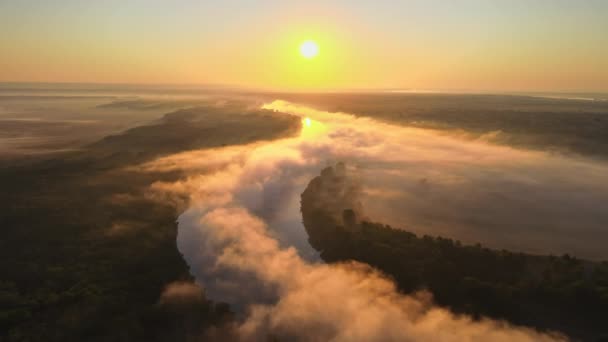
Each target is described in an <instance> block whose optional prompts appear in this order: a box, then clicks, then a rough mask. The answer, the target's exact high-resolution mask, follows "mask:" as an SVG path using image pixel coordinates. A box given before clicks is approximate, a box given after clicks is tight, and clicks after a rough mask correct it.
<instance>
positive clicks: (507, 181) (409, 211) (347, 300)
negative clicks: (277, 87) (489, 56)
mask: <svg viewBox="0 0 608 342" xmlns="http://www.w3.org/2000/svg"><path fill="white" fill-rule="evenodd" d="M264 108H265V109H269V110H274V111H277V112H282V113H287V114H292V115H298V116H300V117H302V130H301V133H300V135H299V136H297V137H293V138H286V139H278V140H274V141H271V142H260V143H254V144H249V145H242V146H227V147H223V148H217V149H207V150H199V151H192V152H184V153H179V154H176V155H172V156H168V157H165V158H161V159H158V160H155V161H153V162H150V163H147V164H144V165H142V166H141V170H143V171H145V170H154V171H169V170H179V171H182V172H184V173H185V174H186V175H187V176H186V177H185V178H184V179H182V180H180V181H178V182H171V183H163V182H157V183H155V184H154V185H153V186H152V189H151V196H157V197H160V198H163V199H169V200H172V199H178V198H184V197H185V198H187V207H188V209H187V210H186V211H185V212H184V213H183V214H182V215H181V216H180V218H179V234H178V241H177V242H178V248H179V250H180V251H181V253H182V254H183V255H184V257H185V259H186V260H187V262H188V264H189V265H190V267H191V272H192V274H193V275H195V277H196V279H197V280H198V281H199V282H200V283H202V285H203V286H204V287H205V291H206V293H207V295H208V296H209V297H210V298H212V299H214V300H220V301H226V302H228V303H230V304H231V305H234V306H235V307H236V308H237V309H239V310H240V311H241V312H243V313H244V317H243V322H242V324H241V325H240V326H239V327H238V332H239V334H240V335H241V336H242V337H244V338H245V339H251V338H254V337H255V338H260V339H261V338H266V336H268V335H276V336H279V337H281V338H287V339H301V340H336V341H356V340H459V341H460V340H476V339H486V340H487V339H492V340H501V339H502V340H514V339H515V340H543V339H544V340H550V339H553V338H558V337H556V336H549V335H542V334H538V333H536V332H533V331H530V330H527V329H520V328H515V327H511V326H508V325H505V324H503V323H499V322H495V321H491V320H488V319H482V320H481V321H473V320H472V319H471V318H468V317H460V316H454V315H453V314H451V313H449V312H448V311H446V310H444V309H440V308H437V307H435V306H434V305H433V304H432V302H431V301H430V300H429V298H428V294H418V295H413V296H404V295H400V294H398V293H397V292H396V291H395V288H394V285H393V284H392V282H391V281H390V280H387V279H386V278H384V277H383V276H382V275H380V274H378V273H377V272H375V271H373V270H371V269H370V268H369V267H367V266H364V265H360V264H348V265H338V266H336V265H323V264H320V263H318V258H317V255H316V253H315V251H314V250H312V249H311V248H310V246H309V245H308V243H307V241H306V240H307V237H306V235H305V231H304V229H303V227H302V224H301V216H300V213H299V195H300V193H301V192H302V190H303V189H304V187H305V186H306V184H307V183H308V181H310V179H312V178H313V177H314V176H315V175H316V174H318V172H319V171H320V170H321V169H322V168H323V167H324V166H326V165H330V164H333V163H335V162H336V161H344V162H347V163H349V164H350V165H354V167H356V168H357V170H358V174H359V175H360V178H361V179H360V181H361V184H362V189H363V193H364V196H363V199H362V200H363V201H364V203H363V204H364V205H363V206H364V207H365V209H366V215H368V216H369V217H370V218H371V219H373V220H374V221H380V222H386V223H390V224H392V225H394V226H396V227H403V228H406V229H408V230H410V231H413V232H416V233H423V234H429V235H443V236H445V237H449V238H457V239H462V240H464V241H465V242H482V243H484V244H487V245H489V246H494V247H500V248H509V249H513V250H518V251H531V252H539V253H565V252H568V253H572V254H575V255H577V256H581V257H588V258H605V257H606V255H605V250H604V248H603V246H604V245H605V243H604V242H605V241H606V240H607V237H608V233H607V232H606V230H605V228H604V227H602V222H606V219H608V213H605V212H604V211H603V210H602V203H605V202H606V200H608V188H607V187H608V186H607V185H606V184H608V183H607V182H606V178H607V177H608V176H607V175H608V172H606V171H608V170H607V168H606V166H605V165H604V164H602V163H601V162H595V161H593V160H590V159H574V158H568V157H564V156H559V155H549V154H546V153H542V152H532V151H525V150H517V149H513V148H510V147H504V146H495V145H491V144H488V143H487V142H485V141H483V140H476V141H471V140H468V141H465V140H461V139H458V138H456V137H450V136H446V135H440V134H437V133H436V132H434V131H431V130H424V129H419V128H408V127H401V126H395V125H391V124H387V123H380V122H378V121H375V120H373V119H370V118H364V117H359V118H355V117H354V116H351V115H349V114H345V113H328V112H323V111H318V110H313V109H310V108H306V107H302V106H297V105H294V104H291V103H288V102H283V101H275V102H273V103H270V104H266V105H264Z"/></svg>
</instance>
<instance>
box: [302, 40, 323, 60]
mask: <svg viewBox="0 0 608 342" xmlns="http://www.w3.org/2000/svg"><path fill="white" fill-rule="evenodd" d="M300 54H301V55H302V57H304V58H307V59H312V58H315V57H317V56H318V55H319V44H317V43H316V42H315V41H313V40H307V41H305V42H303V43H302V44H301V45H300Z"/></svg>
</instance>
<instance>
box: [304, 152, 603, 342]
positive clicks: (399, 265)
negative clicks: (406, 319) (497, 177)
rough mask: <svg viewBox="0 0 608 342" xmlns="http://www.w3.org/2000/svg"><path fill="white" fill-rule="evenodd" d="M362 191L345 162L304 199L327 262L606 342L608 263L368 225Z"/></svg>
mask: <svg viewBox="0 0 608 342" xmlns="http://www.w3.org/2000/svg"><path fill="white" fill-rule="evenodd" d="M358 186H359V185H358V184H357V183H356V182H354V181H353V180H352V177H350V175H349V172H348V170H347V169H346V167H345V166H344V165H343V164H341V163H339V164H337V165H336V166H335V167H328V168H326V169H324V170H323V171H322V173H321V175H320V176H318V177H316V178H314V179H313V180H312V181H311V182H310V183H309V185H308V187H307V188H306V190H305V191H304V193H303V194H302V196H301V210H302V216H303V222H304V226H305V228H306V230H307V232H308V235H309V241H310V243H311V245H312V246H313V247H314V248H315V249H316V250H318V251H319V252H320V255H321V258H322V259H323V260H324V261H326V262H330V263H333V262H344V261H348V260H355V261H359V262H363V263H367V264H369V265H371V266H373V267H375V268H377V269H379V270H381V271H382V272H384V273H385V274H387V275H388V276H390V277H392V278H393V279H394V281H395V282H396V284H397V286H398V288H399V290H400V291H402V292H403V293H411V292H414V291H418V290H423V289H425V290H429V291H430V292H431V293H432V294H433V295H434V299H435V301H436V303H437V304H439V305H441V306H444V307H447V308H449V309H450V310H452V311H454V312H456V313H466V314H469V315H472V316H473V317H475V318H480V317H482V316H484V317H491V318H494V319H502V320H506V321H508V322H511V323H514V324H519V325H525V326H529V327H533V328H536V329H539V330H549V329H550V330H557V331H561V332H564V333H566V334H568V335H569V336H571V337H573V338H576V339H583V340H592V341H596V340H605V339H606V338H608V262H591V261H585V260H581V259H578V258H575V257H572V256H569V255H563V256H552V255H550V256H539V255H531V254H524V253H516V252H510V251H506V250H494V249H489V248H485V247H483V246H481V245H479V244H476V245H465V244H463V243H461V242H460V241H456V240H452V239H449V238H444V237H432V236H426V235H425V236H417V235H415V234H413V233H411V232H408V231H405V230H401V229H395V228H393V227H390V226H387V225H384V224H380V223H374V222H369V220H367V219H366V218H365V216H364V213H363V211H362V210H363V209H362V206H361V204H360V203H359V202H358V198H357V194H358V193H359V189H358Z"/></svg>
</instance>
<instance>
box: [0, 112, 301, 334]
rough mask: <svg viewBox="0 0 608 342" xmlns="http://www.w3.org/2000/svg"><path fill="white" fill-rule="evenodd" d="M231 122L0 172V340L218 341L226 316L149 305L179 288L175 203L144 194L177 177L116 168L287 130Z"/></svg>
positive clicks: (183, 121) (187, 122)
mask: <svg viewBox="0 0 608 342" xmlns="http://www.w3.org/2000/svg"><path fill="white" fill-rule="evenodd" d="M236 111H237V109H236V108H233V107H229V106H228V107H226V108H219V109H218V108H210V107H208V108H197V109H189V110H187V111H178V112H176V113H173V114H170V115H167V116H165V118H164V119H163V120H161V121H159V122H157V123H154V124H152V125H149V126H143V127H139V128H134V129H131V130H129V131H126V132H125V133H123V134H121V135H117V136H112V137H107V138H106V139H103V140H102V141H100V142H99V143H96V144H93V145H91V146H89V147H87V148H85V149H84V150H83V151H80V152H76V153H71V154H67V155H63V156H61V157H60V158H55V159H51V160H45V161H38V162H36V161H34V162H30V163H22V164H20V165H13V166H11V165H4V166H2V167H0V189H2V191H0V206H1V207H2V210H1V211H0V228H1V229H2V232H1V235H2V238H1V239H0V274H2V277H1V278H0V341H134V340H135V341H185V340H192V338H193V337H195V336H199V337H200V336H202V334H203V332H204V331H205V334H207V333H208V332H207V329H206V328H208V327H211V326H213V327H214V328H213V329H211V330H209V331H211V332H213V331H215V336H216V338H217V339H218V340H224V338H219V337H217V336H223V334H224V332H223V330H222V329H223V327H224V326H225V325H226V324H229V323H230V321H231V319H232V318H231V317H232V314H231V312H230V309H229V308H228V307H227V305H225V304H215V303H212V302H209V301H206V300H201V301H197V302H194V303H181V304H179V305H169V306H166V305H160V304H159V298H160V295H161V293H162V291H163V289H164V288H165V287H166V286H167V284H169V283H171V282H173V281H177V280H186V281H189V280H191V277H190V275H189V272H188V267H187V265H186V263H185V262H184V260H183V259H182V257H181V255H180V254H179V252H178V250H177V248H176V244H175V239H176V232H177V230H176V222H175V220H176V217H177V215H178V214H179V213H178V210H177V208H176V207H175V204H173V203H161V202H158V201H156V200H152V199H149V198H147V197H146V196H144V193H145V191H146V190H147V189H148V186H149V185H150V184H151V183H152V182H154V181H157V180H159V179H163V180H175V179H177V177H179V175H178V174H172V173H167V174H158V173H141V172H134V171H129V170H128V169H126V167H127V166H130V165H137V163H140V162H145V161H147V160H150V159H152V158H155V157H159V156H162V155H165V154H168V153H173V152H179V151H182V150H184V149H194V148H203V147H215V146H222V145H223V144H237V143H248V142H252V141H255V140H258V139H270V138H276V137H278V136H281V135H284V134H287V133H289V132H291V131H292V130H294V129H297V127H298V125H299V120H297V119H295V118H291V117H288V116H284V115H282V116H281V117H280V118H279V116H278V115H275V114H272V113H271V112H266V111H256V112H246V111H245V110H244V109H243V108H241V111H242V113H235V112H236ZM225 115H228V116H229V117H225ZM222 122H226V124H225V125H223V124H222Z"/></svg>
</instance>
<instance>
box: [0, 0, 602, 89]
mask: <svg viewBox="0 0 608 342" xmlns="http://www.w3.org/2000/svg"><path fill="white" fill-rule="evenodd" d="M607 13H608V2H603V1H580V2H578V1H577V2H572V1H562V0H556V1H537V2H534V3H529V2H527V1H519V0H514V1H492V2H488V1H481V0H479V1H473V0H470V1H462V2H458V4H455V3H451V2H448V3H446V2H440V1H424V2H422V1H420V2H416V1H409V2H405V1H404V2H395V1H389V0H384V1H382V0H381V1H376V2H373V3H372V2H370V1H361V0H353V1H333V2H322V1H314V0H313V1H308V2H306V3H300V4H296V2H291V1H289V2H285V1H283V2H281V1H271V0H267V1H264V0H261V1H253V0H242V1H235V0H227V1H224V2H222V3H221V4H219V3H218V4H210V3H207V2H201V1H194V0H178V1H172V2H167V1H160V0H148V1H143V0H135V1H129V2H128V3H127V4H125V3H124V2H122V1H117V0H110V1H105V2H103V3H93V2H78V1H74V0H59V1H54V2H52V4H50V3H47V2H42V1H40V2H36V1H16V0H8V1H3V2H2V3H0V31H1V32H3V34H2V35H0V50H1V51H2V54H1V55H0V81H20V82H31V81H43V82H100V83H164V84H166V83H199V84H228V85H240V86H247V87H254V88H266V89H280V90H328V89H418V90H466V91H608V34H607V32H608V20H605V19H606V14H607ZM306 39H313V40H315V41H317V42H318V44H319V45H320V46H321V54H320V55H319V56H318V57H317V58H315V59H312V60H307V59H304V58H302V57H301V56H300V55H299V53H298V46H299V44H300V43H301V42H302V41H304V40H306Z"/></svg>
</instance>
